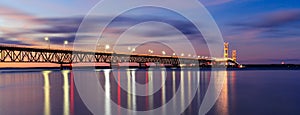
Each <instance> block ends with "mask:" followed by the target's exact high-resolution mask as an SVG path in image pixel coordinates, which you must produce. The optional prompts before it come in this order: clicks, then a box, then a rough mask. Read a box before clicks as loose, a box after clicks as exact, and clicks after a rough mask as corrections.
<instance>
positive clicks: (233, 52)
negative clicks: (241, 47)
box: [231, 50, 236, 61]
mask: <svg viewBox="0 0 300 115" xmlns="http://www.w3.org/2000/svg"><path fill="white" fill-rule="evenodd" d="M231 53H232V54H231V56H232V59H233V61H236V50H232V52H231Z"/></svg>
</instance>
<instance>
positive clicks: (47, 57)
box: [0, 46, 237, 65]
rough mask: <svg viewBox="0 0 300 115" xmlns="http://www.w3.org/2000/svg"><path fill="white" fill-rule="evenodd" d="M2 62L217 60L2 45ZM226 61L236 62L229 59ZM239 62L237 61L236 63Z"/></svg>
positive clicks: (184, 61)
mask: <svg viewBox="0 0 300 115" xmlns="http://www.w3.org/2000/svg"><path fill="white" fill-rule="evenodd" d="M0 61H1V62H24V63H26V62H28V63H33V62H35V63H45V62H46V63H58V64H70V63H123V62H131V63H160V64H170V65H179V64H195V65H207V64H209V63H212V62H215V61H214V60H210V59H196V58H178V57H168V56H151V55H138V54H135V55H129V54H116V53H99V52H88V51H69V50H55V49H39V48H22V47H10V46H0ZM226 62H232V63H236V62H235V61H232V60H230V59H228V60H227V61H226ZM236 64H237V63H236Z"/></svg>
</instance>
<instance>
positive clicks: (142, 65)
mask: <svg viewBox="0 0 300 115" xmlns="http://www.w3.org/2000/svg"><path fill="white" fill-rule="evenodd" d="M139 67H141V68H145V67H147V64H146V63H139Z"/></svg>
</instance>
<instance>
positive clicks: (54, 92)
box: [0, 69, 300, 115]
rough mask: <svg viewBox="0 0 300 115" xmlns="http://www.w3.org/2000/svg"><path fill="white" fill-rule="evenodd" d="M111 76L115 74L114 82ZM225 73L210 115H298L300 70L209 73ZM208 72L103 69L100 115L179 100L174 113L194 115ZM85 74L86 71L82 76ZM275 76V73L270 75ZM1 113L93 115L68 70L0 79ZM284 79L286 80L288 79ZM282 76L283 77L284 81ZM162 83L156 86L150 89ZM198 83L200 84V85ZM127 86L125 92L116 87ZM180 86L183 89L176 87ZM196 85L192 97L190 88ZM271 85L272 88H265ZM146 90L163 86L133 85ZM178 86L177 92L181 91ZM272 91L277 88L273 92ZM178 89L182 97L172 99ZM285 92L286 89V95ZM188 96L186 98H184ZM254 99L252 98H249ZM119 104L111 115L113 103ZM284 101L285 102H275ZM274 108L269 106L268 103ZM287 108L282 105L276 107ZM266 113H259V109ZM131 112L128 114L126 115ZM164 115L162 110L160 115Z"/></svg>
mask: <svg viewBox="0 0 300 115" xmlns="http://www.w3.org/2000/svg"><path fill="white" fill-rule="evenodd" d="M112 71H117V73H118V74H117V77H116V78H117V79H114V77H112V76H113V74H112ZM212 72H216V73H218V74H224V75H225V80H224V83H223V89H222V91H221V94H220V96H219V99H218V100H217V102H216V104H215V105H214V106H213V108H212V109H211V110H210V111H209V112H208V114H212V115H218V114H222V115H230V114H249V113H250V114H267V113H273V112H274V111H275V112H276V113H278V114H281V113H282V114H284V113H293V114H294V113H300V111H299V110H298V109H297V107H299V106H300V99H298V97H299V96H300V93H299V90H298V88H299V87H300V85H299V83H298V82H297V81H300V78H298V77H297V76H294V75H297V74H299V73H300V72H299V71H279V72H277V71H276V72H275V71H259V72H257V71H212ZM212 72H211V71H197V70H193V69H186V70H171V69H162V70H148V71H145V70H101V71H98V72H97V74H99V75H100V76H99V80H100V84H101V85H102V86H103V89H104V90H105V95H106V96H107V97H102V98H101V97H100V98H101V99H102V100H103V101H102V102H103V107H99V108H103V110H105V111H103V114H107V115H109V114H114V113H116V114H118V115H126V114H127V113H122V112H121V108H127V109H131V110H137V111H146V110H151V109H155V108H159V107H160V106H162V105H164V104H166V103H168V101H170V100H171V99H175V100H179V101H175V103H173V104H172V108H173V109H174V110H182V111H184V114H186V115H189V114H190V115H194V114H197V112H198V110H199V106H200V105H201V103H202V100H203V98H204V95H205V92H206V90H207V88H208V84H209V81H210V79H211V78H210V77H209V76H210V75H211V74H212ZM82 73H83V74H84V75H87V73H88V72H86V73H84V72H82ZM274 73H276V74H275V75H274ZM0 75H1V76H0V114H1V115H2V114H3V115H19V114H24V115H42V114H44V115H60V114H63V115H82V114H85V115H89V114H91V112H89V110H88V109H87V108H86V107H85V104H84V103H83V102H82V100H81V99H80V96H79V95H78V92H77V90H76V87H75V84H74V76H73V72H72V71H43V72H23V73H18V72H14V73H1V74H0ZM286 76H288V77H286ZM283 77H284V78H283ZM155 79H160V81H165V82H160V83H159V84H153V83H155V82H150V81H155ZM198 80H199V83H198ZM121 82H126V83H125V84H126V88H127V91H125V90H124V89H123V88H122V87H120V84H121ZM180 83H182V84H183V85H179V84H180ZM195 84H199V88H198V89H197V93H196V96H195V97H194V98H193V95H192V92H191V90H186V89H191V88H193V87H194V86H195ZM271 84H272V87H269V86H270V85H271ZM140 85H145V89H144V93H145V95H148V94H152V92H153V90H155V89H153V88H154V86H157V85H160V86H162V87H161V89H160V90H158V92H154V94H153V95H149V96H135V95H133V94H132V93H127V92H136V91H137V90H140V89H139V88H138V87H137V86H140ZM179 86H180V87H179ZM276 86H280V87H279V88H276ZM179 88H181V90H182V92H180V96H178V97H174V98H173V95H175V94H176V91H177V90H178V89H179ZM287 89H288V90H287ZM185 94H188V95H185ZM254 95H256V97H253V96H254ZM187 98H193V101H192V103H191V104H190V106H189V107H188V108H184V103H186V101H187ZM110 100H113V102H115V103H116V104H117V105H119V108H118V109H117V110H118V111H113V110H115V109H112V108H111V107H112V105H111V103H110V102H111V101H110ZM279 100H284V101H279ZM270 103H272V104H270ZM280 105H285V106H280ZM262 109H263V110H264V111H261V110H262ZM128 113H130V112H128ZM161 114H162V115H167V114H169V112H167V111H166V110H164V109H163V110H162V111H161Z"/></svg>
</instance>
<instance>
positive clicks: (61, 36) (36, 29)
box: [0, 0, 300, 63]
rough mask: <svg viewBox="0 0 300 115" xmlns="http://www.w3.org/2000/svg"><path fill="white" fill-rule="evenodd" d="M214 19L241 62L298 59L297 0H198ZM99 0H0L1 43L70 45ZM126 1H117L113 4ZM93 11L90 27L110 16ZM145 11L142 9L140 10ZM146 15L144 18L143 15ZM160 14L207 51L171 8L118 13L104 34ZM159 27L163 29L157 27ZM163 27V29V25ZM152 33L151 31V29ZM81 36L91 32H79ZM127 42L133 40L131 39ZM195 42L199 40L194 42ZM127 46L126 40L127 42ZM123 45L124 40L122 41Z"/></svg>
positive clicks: (170, 37) (171, 38)
mask: <svg viewBox="0 0 300 115" xmlns="http://www.w3.org/2000/svg"><path fill="white" fill-rule="evenodd" d="M200 2H202V3H203V4H204V5H205V6H206V8H207V9H208V11H209V12H210V13H211V15H212V16H213V18H214V19H215V21H216V23H217V24H218V26H219V28H220V30H221V32H222V34H223V37H224V40H225V41H228V42H230V48H231V49H237V51H238V60H239V62H241V63H281V62H282V61H285V62H286V63H300V54H299V53H298V52H299V51H300V47H299V45H300V30H299V28H300V1H298V0H200ZM96 3H98V0H43V1H41V0H26V1H15V0H1V1H0V43H1V44H17V45H29V46H45V45H46V43H45V41H44V39H43V37H45V36H49V37H50V38H51V44H52V45H53V46H57V47H59V46H61V44H62V43H63V41H64V40H68V41H69V42H70V45H71V44H72V41H73V40H74V37H75V34H76V31H77V28H78V26H79V25H80V23H81V21H82V19H83V17H84V16H85V15H86V14H87V13H88V11H89V10H90V9H91V8H92V7H93V6H94V5H95V4H96ZM122 4H126V3H116V6H118V5H122ZM170 4H172V5H177V6H178V7H179V8H182V9H185V10H186V11H187V12H189V13H194V14H195V15H198V14H197V8H189V7H188V6H186V5H185V4H186V3H184V2H182V3H170ZM110 10H113V8H111V9H107V14H105V15H101V16H100V15H99V16H95V19H94V20H90V26H91V30H89V31H91V33H96V32H97V31H95V30H94V29H96V28H97V27H96V26H95V25H97V24H101V20H105V19H106V18H107V17H109V16H110V14H109V11H110ZM145 12H147V13H145ZM145 18H146V19H145ZM148 18H149V19H155V20H165V21H169V22H171V23H174V25H175V24H176V25H177V26H178V27H180V28H181V31H184V32H185V33H186V34H189V36H191V37H190V38H189V39H190V40H191V41H192V42H193V44H194V45H195V46H200V47H199V48H197V53H198V54H197V55H208V54H207V51H206V48H205V47H206V46H205V41H203V38H201V37H202V36H201V35H199V33H197V32H195V29H194V28H193V27H192V25H190V24H188V23H187V22H186V21H185V20H182V19H181V18H179V17H176V16H174V15H173V14H172V13H168V12H163V13H162V12H160V11H156V10H153V9H145V10H144V11H140V12H134V13H131V14H128V15H124V16H122V17H121V18H120V19H119V20H117V21H116V22H115V25H113V26H111V27H110V29H108V30H107V31H108V33H107V36H110V37H108V39H110V40H111V39H113V36H114V35H113V34H116V33H118V32H120V31H122V30H123V29H124V28H126V27H127V26H129V25H130V24H132V23H133V22H139V21H140V20H147V19H148ZM143 26H144V27H138V28H139V29H136V30H135V31H131V33H130V35H129V36H128V37H134V38H145V39H146V38H148V39H149V38H158V37H159V38H160V40H163V41H168V42H170V43H174V44H175V42H180V41H176V37H179V36H176V35H177V33H176V32H174V31H171V30H172V29H170V28H168V29H166V28H167V27H160V28H159V29H158V28H157V27H153V26H152V25H147V24H146V25H143ZM162 28H163V29H162ZM167 30H168V31H167ZM151 33H154V34H151ZM82 36H83V37H86V39H90V38H93V37H95V36H93V35H92V34H89V35H86V34H82ZM131 44H134V42H132V43H131ZM197 44H199V45H197ZM127 45H128V46H130V43H128V44H127ZM126 47H127V46H126Z"/></svg>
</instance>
